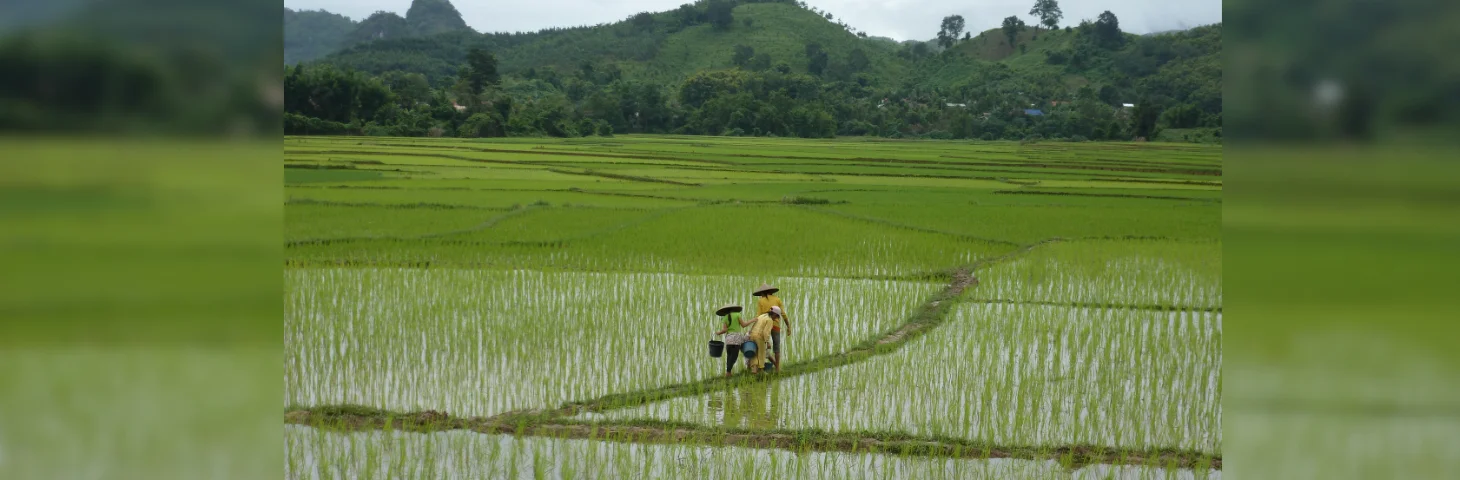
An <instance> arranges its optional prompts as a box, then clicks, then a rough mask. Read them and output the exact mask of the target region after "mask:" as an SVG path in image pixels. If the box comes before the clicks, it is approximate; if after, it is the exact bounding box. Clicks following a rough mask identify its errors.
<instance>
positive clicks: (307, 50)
mask: <svg viewBox="0 0 1460 480" xmlns="http://www.w3.org/2000/svg"><path fill="white" fill-rule="evenodd" d="M356 26H357V25H356V24H355V21H354V20H350V18H349V17H346V16H344V15H340V14H335V13H330V12H326V11H324V10H318V11H311V10H300V11H294V10H290V9H287V8H286V9H284V63H285V64H287V65H292V64H295V63H299V62H307V61H310V60H314V59H316V58H319V57H323V56H325V55H327V54H329V53H330V52H334V51H335V50H338V49H339V48H340V46H341V45H343V44H344V42H345V38H346V36H348V35H349V34H350V32H353V31H354V30H355V28H356Z"/></svg>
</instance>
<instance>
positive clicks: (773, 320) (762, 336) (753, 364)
mask: <svg viewBox="0 0 1460 480" xmlns="http://www.w3.org/2000/svg"><path fill="white" fill-rule="evenodd" d="M781 318H783V317H782V315H781V307H771V310H770V311H768V312H766V313H764V314H761V315H760V316H757V317H755V321H753V322H751V323H748V324H747V325H746V326H747V327H749V329H750V331H749V333H750V340H749V341H747V342H745V345H742V348H746V347H750V346H751V345H754V346H755V347H754V348H753V350H759V351H750V350H747V352H746V355H747V356H746V362H747V363H748V364H749V365H750V373H753V374H758V373H760V371H761V370H764V369H765V364H766V360H769V359H770V352H767V351H766V349H765V345H766V344H767V343H769V342H770V341H771V329H772V328H775V327H776V326H777V325H779V324H780V323H781V322H780V320H781ZM777 368H780V367H777Z"/></svg>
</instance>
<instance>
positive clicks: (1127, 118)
mask: <svg viewBox="0 0 1460 480" xmlns="http://www.w3.org/2000/svg"><path fill="white" fill-rule="evenodd" d="M423 2H424V0H417V1H416V2H415V3H414V4H413V6H412V8H411V11H412V12H415V11H417V10H419V9H418V7H420V9H424V8H425V7H422V5H425V4H429V5H431V6H432V8H434V9H435V10H433V11H434V12H435V14H434V15H435V16H436V17H437V18H436V20H434V22H435V24H438V25H455V26H454V27H451V28H446V29H445V31H444V32H443V33H436V34H429V33H425V32H426V31H425V30H422V29H421V28H420V27H415V26H411V22H412V20H411V18H412V15H416V14H414V13H408V15H407V18H404V19H402V18H401V17H398V16H394V14H388V13H378V14H377V15H376V16H373V17H371V18H370V19H367V20H366V21H364V22H361V23H360V24H359V25H358V26H357V27H356V29H355V30H354V31H353V32H352V33H351V34H350V35H347V37H346V38H345V40H344V41H343V43H344V44H345V45H348V46H345V47H344V48H342V49H341V50H339V51H336V52H334V53H332V54H329V55H327V56H325V57H323V58H321V59H318V60H315V61H312V62H308V64H307V65H305V66H304V67H303V68H302V69H301V68H296V69H294V70H293V71H291V72H290V74H289V76H290V78H291V79H292V80H289V81H288V82H295V81H297V82H301V84H298V85H295V84H293V83H290V85H294V87H293V88H290V87H289V86H288V85H286V96H288V95H291V94H294V95H309V98H308V99H307V100H310V102H309V103H310V105H311V106H310V108H308V109H303V110H299V111H293V110H291V113H294V114H297V115H299V117H296V118H295V120H297V121H296V122H295V123H294V124H293V125H294V127H297V128H293V129H291V130H290V131H291V132H297V133H304V132H306V131H309V132H329V131H340V132H353V133H372V132H373V133H374V134H387V133H389V134H396V135H427V134H432V132H435V134H441V135H462V134H469V135H488V136H492V135H558V136H561V135H569V134H585V133H593V134H602V133H608V132H610V131H614V132H635V133H640V132H643V133H671V132H672V133H685V134H707V135H722V134H724V135H778V136H780V135H793V136H818V137H821V136H831V135H880V136H892V137H908V136H912V137H933V138H1013V139H1023V138H1051V137H1053V138H1066V139H1076V140H1079V139H1092V140H1094V139H1119V140H1129V139H1132V138H1142V137H1143V138H1150V139H1155V138H1170V136H1166V137H1161V136H1159V135H1158V133H1159V131H1160V129H1162V128H1180V129H1185V130H1190V131H1192V132H1195V135H1191V134H1183V136H1182V137H1180V138H1192V139H1202V140H1204V141H1219V139H1220V128H1219V127H1220V124H1221V77H1222V73H1221V64H1220V50H1221V26H1220V25H1212V26H1206V27H1200V28H1197V29H1193V30H1189V31H1184V32H1178V33H1171V34H1163V35H1153V36H1136V35H1130V34H1125V33H1122V32H1121V31H1120V29H1119V26H1118V19H1117V18H1116V17H1115V16H1114V14H1111V13H1110V12H1106V13H1105V14H1102V15H1101V17H1100V19H1098V20H1096V21H1093V22H1092V21H1090V20H1084V21H1082V22H1080V23H1079V24H1078V25H1075V26H1066V27H1060V28H1053V29H1051V28H1047V27H1042V28H1039V29H1038V30H1037V31H1036V30H1035V29H1034V28H1033V27H1022V28H1020V24H1021V22H1020V21H1013V20H1017V18H1016V17H1010V18H1011V19H1013V20H1007V21H1006V23H1009V22H1012V24H1011V25H1010V26H1006V28H1003V29H993V30H989V31H985V32H980V33H979V34H978V35H974V34H973V33H972V32H968V33H966V34H962V35H960V33H961V28H962V26H961V25H962V19H961V18H957V22H956V25H957V29H958V31H957V32H953V33H952V34H947V35H945V32H940V34H939V36H940V39H939V40H938V41H937V42H903V43H897V42H891V41H887V40H886V39H881V38H875V37H873V38H868V37H867V36H866V34H865V33H857V32H856V29H855V27H851V26H848V25H845V24H841V23H838V22H835V21H834V20H833V19H834V15H832V14H831V13H827V12H823V11H820V10H817V9H815V8H814V7H810V6H807V5H805V4H802V3H798V2H787V1H770V2H747V1H735V0H702V1H700V2H697V3H694V4H686V5H683V6H681V7H680V8H678V9H675V10H670V11H665V12H657V13H653V12H644V13H640V14H636V15H634V16H631V17H629V18H627V19H625V20H623V21H619V22H615V23H611V24H601V25H595V26H585V27H574V28H554V29H546V30H542V31H538V32H528V33H488V34H477V33H475V32H473V31H470V30H469V29H463V28H462V27H464V24H459V25H458V23H457V22H458V21H459V20H460V16H459V14H457V13H456V11H455V9H454V8H452V7H450V4H449V3H447V2H445V1H444V0H440V1H436V0H433V1H431V2H424V3H423ZM392 17H394V18H392ZM955 17H956V16H951V17H949V18H950V19H952V18H955ZM452 19H454V20H452ZM948 21H949V19H945V23H947V22H948ZM1046 25H1048V23H1046ZM946 28H947V27H946V25H945V29H946ZM362 34H363V37H362ZM474 51H478V52H482V53H481V55H479V57H478V61H476V62H473V61H472V60H470V58H469V57H471V55H472V52H474ZM468 77H472V78H474V80H469V79H468ZM342 79H345V80H342ZM341 81H351V82H358V83H360V84H361V85H365V84H370V83H371V82H376V83H378V84H379V89H381V90H384V91H385V92H384V93H383V94H382V95H384V96H386V97H394V98H391V100H394V102H389V101H381V100H379V99H364V100H361V101H357V102H356V104H358V105H356V106H353V107H349V108H339V109H327V110H330V111H331V112H335V113H339V112H345V111H349V112H350V113H349V114H348V115H339V114H329V115H324V114H322V113H321V108H320V107H319V106H318V105H319V99H318V98H316V94H318V93H320V92H321V88H325V87H321V86H320V85H319V84H316V82H334V83H332V85H338V82H341ZM406 84H409V85H410V86H408V87H407V86H406ZM357 87H358V88H356V87H351V88H352V89H353V90H352V91H360V92H369V91H375V87H364V86H357ZM402 87H405V88H408V89H409V90H411V93H408V94H403V92H402V91H401V90H400V89H401V88H402ZM330 88H334V87H330ZM306 92H308V93H306ZM356 100H360V99H356ZM287 103H288V104H289V105H302V103H299V102H295V101H289V102H287ZM387 103H394V104H395V108H394V109H391V108H384V109H381V108H377V107H371V106H370V105H384V104H387ZM1126 104H1135V105H1136V106H1135V107H1133V108H1128V107H1126V106H1124V105H1126ZM454 105H460V106H463V107H464V109H458V108H456V107H454ZM305 110H308V111H305ZM1034 110H1038V112H1033V113H1029V112H1031V111H1034ZM381 111H383V112H386V114H387V115H391V116H392V118H376V117H375V115H378V114H380V112H381ZM311 112H312V114H311ZM396 112H404V113H405V114H407V116H410V115H418V116H419V118H417V119H415V120H411V125H413V126H412V127H411V128H408V129H401V128H397V127H399V125H400V124H399V122H400V121H401V120H400V119H399V118H395V117H398V116H397V115H396ZM361 114H365V115H364V116H360V115H361ZM321 115H323V116H321ZM478 115H480V116H479V117H477V118H478V120H479V122H476V123H474V124H472V125H473V126H468V125H467V124H468V123H471V122H468V121H467V119H469V118H472V117H474V116H478ZM326 117H328V118H326ZM514 119H518V120H520V121H516V122H514ZM316 120H323V121H328V122H333V124H331V123H319V122H317V121H316ZM335 124H337V125H335ZM372 124H374V125H375V126H374V127H372ZM286 128H289V127H287V126H286Z"/></svg>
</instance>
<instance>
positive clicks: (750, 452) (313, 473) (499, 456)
mask: <svg viewBox="0 0 1460 480" xmlns="http://www.w3.org/2000/svg"><path fill="white" fill-rule="evenodd" d="M284 476H285V477H286V478H298V479H335V478H349V479H394V478H513V479H518V478H520V479H540V478H674V479H679V478H685V479H725V480H743V479H746V478H809V479H838V480H840V479H852V478H865V479H885V478H927V479H944V478H947V479H967V478H1027V479H1195V478H1221V472H1219V471H1200V472H1196V471H1192V470H1180V469H1174V468H1166V467H1164V466H1159V465H1147V466H1123V467H1111V466H1108V465H1092V466H1086V467H1083V468H1079V469H1076V470H1069V469H1066V468H1065V467H1063V466H1061V465H1060V464H1058V463H1056V462H1054V461H1034V460H1013V459H1001V458H988V459H978V458H972V459H948V458H928V457H918V456H906V455H890V454H859V453H845V452H799V453H798V452H791V451H787V450H778V449H755V448H746V447H739V446H726V447H710V446H701V445H692V444H691V445H682V444H681V445H667V444H635V443H621V442H606V441H597V440H582V439H559V438H549V437H513V436H509V435H483V434H478V433H475V432H462V431H455V432H438V433H430V434H419V433H406V432H400V431H373V432H358V433H334V432H329V431H321V430H316V429H313V428H308V427H300V426H293V425H291V426H286V427H285V430H284Z"/></svg>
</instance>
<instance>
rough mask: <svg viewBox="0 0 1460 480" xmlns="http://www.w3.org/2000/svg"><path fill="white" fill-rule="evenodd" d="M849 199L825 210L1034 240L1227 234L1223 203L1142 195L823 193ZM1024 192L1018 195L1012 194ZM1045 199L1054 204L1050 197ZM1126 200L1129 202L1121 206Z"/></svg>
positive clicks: (1019, 240) (1021, 240) (1013, 239)
mask: <svg viewBox="0 0 1460 480" xmlns="http://www.w3.org/2000/svg"><path fill="white" fill-rule="evenodd" d="M820 195H824V196H825V197H827V198H834V199H842V198H846V199H849V200H852V201H849V202H848V203H847V204H843V205H828V206H826V207H825V208H827V209H829V210H831V211H835V212H840V213H844V214H847V215H854V216H858V217H866V218H873V219H878V220H883V221H888V222H893V223H897V224H899V225H909V226H913V227H919V228H926V229H933V230H939V231H947V232H950V233H956V234H962V235H972V236H978V237H985V238H992V239H998V240H1004V241H1010V242H1016V243H1021V244H1030V243H1034V242H1038V241H1041V240H1048V239H1051V238H1056V237H1062V238H1080V237H1091V236H1110V237H1118V236H1124V235H1137V236H1149V237H1165V238H1172V239H1208V238H1213V237H1215V236H1218V235H1220V234H1221V223H1220V221H1221V217H1222V207H1221V205H1220V204H1209V203H1191V202H1162V201H1150V200H1138V199H1108V200H1110V201H1104V200H1107V199H1096V200H1095V201H1091V200H1090V199H1087V198H1082V197H1061V198H1058V199H1057V200H1055V201H1057V202H1062V203H1065V204H1064V205H1058V204H1056V205H1050V204H1044V205H989V206H984V205H973V204H971V203H972V202H975V201H988V200H987V199H988V197H974V199H971V200H969V201H968V202H963V203H961V204H952V205H949V204H934V205H929V206H924V207H917V208H914V207H911V206H908V205H869V204H867V203H870V202H857V201H855V200H854V199H856V198H858V197H863V198H865V197H871V195H866V194H860V195H855V194H849V195H845V196H844V195H842V194H838V193H826V194H820ZM1012 196H1018V195H1012ZM1044 201H1046V202H1049V201H1050V200H1049V199H1045V200H1044ZM1118 202H1119V203H1124V205H1123V206H1122V205H1119V204H1118Z"/></svg>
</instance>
